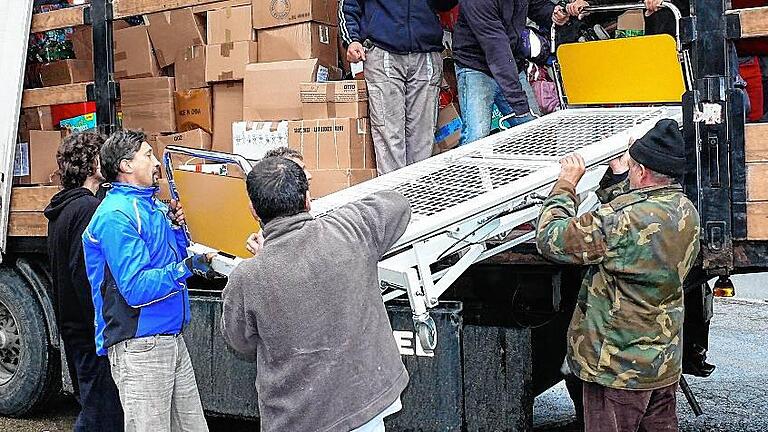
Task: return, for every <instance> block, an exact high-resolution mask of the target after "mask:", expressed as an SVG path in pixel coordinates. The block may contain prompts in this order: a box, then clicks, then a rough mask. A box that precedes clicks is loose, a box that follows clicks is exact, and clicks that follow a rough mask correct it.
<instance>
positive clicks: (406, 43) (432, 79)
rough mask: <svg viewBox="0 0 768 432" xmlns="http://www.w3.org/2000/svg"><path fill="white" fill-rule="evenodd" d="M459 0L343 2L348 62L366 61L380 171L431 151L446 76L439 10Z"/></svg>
mask: <svg viewBox="0 0 768 432" xmlns="http://www.w3.org/2000/svg"><path fill="white" fill-rule="evenodd" d="M456 1H457V0H339V34H341V37H342V41H343V43H344V46H345V47H347V60H349V61H350V62H352V63H356V62H360V61H364V62H365V81H366V83H367V87H368V101H369V109H370V113H369V114H370V118H371V136H372V137H373V145H374V148H375V150H376V166H377V168H378V171H379V174H386V173H388V172H390V171H394V170H396V169H399V168H402V167H404V166H406V165H408V164H411V163H414V162H418V161H421V160H424V159H426V158H428V157H429V156H431V155H432V147H433V144H434V142H435V125H436V123H437V109H438V105H437V95H438V91H439V85H440V81H441V80H442V76H443V63H442V59H441V58H440V52H441V51H442V50H443V45H442V40H443V30H442V28H441V27H440V22H439V21H438V18H437V15H436V11H443V10H449V9H450V8H452V7H453V6H455V5H456Z"/></svg>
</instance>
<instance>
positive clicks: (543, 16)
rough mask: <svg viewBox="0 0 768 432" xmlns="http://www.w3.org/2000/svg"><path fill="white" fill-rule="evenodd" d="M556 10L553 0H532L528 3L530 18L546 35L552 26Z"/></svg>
mask: <svg viewBox="0 0 768 432" xmlns="http://www.w3.org/2000/svg"><path fill="white" fill-rule="evenodd" d="M554 12H555V4H554V3H552V1H551V0H531V1H530V3H529V4H528V18H530V19H531V20H532V21H533V22H535V23H536V25H538V26H539V29H540V31H541V32H542V33H543V34H545V35H548V34H549V32H550V30H551V28H552V15H553V14H554Z"/></svg>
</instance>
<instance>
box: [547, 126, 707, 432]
mask: <svg viewBox="0 0 768 432" xmlns="http://www.w3.org/2000/svg"><path fill="white" fill-rule="evenodd" d="M684 154H685V153H684V145H683V137H682V135H681V133H680V129H679V126H678V124H677V122H675V121H674V120H661V121H659V122H658V123H657V124H656V126H655V127H654V128H653V129H651V130H650V131H649V132H648V133H647V134H646V135H645V136H643V137H642V138H640V139H638V140H637V141H636V142H635V143H634V144H633V145H632V146H631V147H630V149H629V151H628V152H627V153H625V154H624V155H622V156H621V157H619V158H617V159H615V160H613V161H611V162H610V164H609V168H608V170H607V171H606V173H605V176H604V177H603V180H602V181H601V183H600V189H599V190H598V191H597V194H598V197H599V198H600V200H601V202H602V203H603V205H602V206H600V207H599V208H598V209H597V210H595V211H593V212H590V213H587V214H584V215H582V216H577V213H576V212H577V209H578V207H579V204H580V201H579V198H578V195H576V190H575V187H576V184H577V183H578V182H579V180H580V179H581V177H582V176H583V174H584V171H585V166H584V159H583V158H582V157H581V156H580V155H578V154H574V155H571V156H568V157H566V158H564V159H563V160H562V161H560V164H561V167H562V168H561V172H560V178H559V179H558V181H557V183H555V186H554V188H553V189H552V193H551V194H550V195H549V197H548V198H547V200H546V201H545V202H544V204H543V208H542V211H541V214H540V216H539V221H538V227H537V233H536V245H537V247H538V249H539V252H540V253H541V254H542V255H544V256H545V257H547V258H548V259H550V260H552V261H555V262H558V263H563V264H579V265H584V266H586V269H585V272H584V278H583V280H582V285H581V290H580V292H579V298H578V303H577V305H576V309H575V311H574V313H573V318H572V320H571V324H570V327H569V329H568V356H567V357H566V361H567V363H568V366H569V368H570V369H571V371H572V372H573V374H575V375H576V376H577V377H578V378H579V379H581V381H582V382H583V396H584V426H585V430H588V431H590V432H607V431H617V432H618V431H622V432H623V431H632V432H634V431H677V415H676V413H675V408H676V395H675V391H676V389H677V384H678V381H679V380H680V375H681V372H682V325H683V280H684V279H685V277H686V275H687V274H688V271H689V270H690V269H691V267H692V266H693V263H694V260H695V259H696V256H697V255H698V252H699V215H698V213H697V211H696V208H695V207H694V206H693V204H692V203H691V201H690V200H688V198H686V196H685V195H684V194H683V189H682V187H681V186H680V185H679V184H678V181H677V179H678V178H679V177H680V176H682V175H683V174H684V171H685V166H686V164H685V156H684Z"/></svg>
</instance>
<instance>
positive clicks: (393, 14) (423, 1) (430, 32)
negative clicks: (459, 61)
mask: <svg viewBox="0 0 768 432" xmlns="http://www.w3.org/2000/svg"><path fill="white" fill-rule="evenodd" d="M456 2H457V0H339V34H340V35H341V38H342V41H343V42H344V46H349V44H351V43H352V42H363V41H365V40H366V39H370V41H371V42H372V43H373V44H374V45H376V46H377V47H380V48H383V49H385V50H387V51H389V52H392V53H396V54H407V53H426V52H439V51H442V50H443V29H442V27H440V21H439V20H438V18H437V14H436V11H444V10H449V9H450V8H452V7H453V6H455V5H456Z"/></svg>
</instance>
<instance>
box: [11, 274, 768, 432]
mask: <svg viewBox="0 0 768 432" xmlns="http://www.w3.org/2000/svg"><path fill="white" fill-rule="evenodd" d="M733 282H734V284H735V287H736V295H737V297H736V298H734V299H716V301H715V306H714V313H715V315H714V318H713V319H712V325H711V329H710V350H709V361H711V362H712V363H714V364H715V365H717V369H716V370H715V372H714V373H713V374H712V376H710V377H709V378H696V377H688V382H689V384H690V386H691V388H692V390H693V392H694V394H695V396H696V398H697V399H698V401H699V403H700V404H701V406H702V408H703V410H704V415H702V416H700V417H698V418H697V417H695V416H694V415H693V412H692V411H691V408H690V407H689V406H688V405H687V403H686V401H685V399H684V397H683V395H682V393H678V415H679V417H680V430H681V431H683V432H742V431H743V432H753V431H754V432H757V431H768V367H767V366H768V274H757V275H746V276H736V277H734V278H733ZM77 411H78V405H77V402H75V400H74V399H73V398H71V397H66V396H61V397H59V398H57V399H55V400H54V401H53V402H52V403H51V404H50V405H49V406H48V407H47V409H46V410H45V411H43V412H40V413H38V414H35V415H33V416H30V417H27V418H24V419H13V418H5V417H0V432H44V431H49V432H65V431H67V432H68V431H71V430H72V428H73V426H74V422H75V417H76V416H77ZM573 419H574V411H573V404H572V403H571V400H570V399H569V397H568V393H567V391H566V390H565V386H564V385H563V384H562V383H560V384H559V385H557V386H555V387H553V388H552V389H550V390H548V391H547V392H545V393H543V394H542V395H540V396H539V397H538V398H536V404H535V409H534V426H535V431H536V432H571V431H575V430H578V429H574V428H573V427H572V426H569V423H571V422H572V421H573ZM208 426H209V428H210V430H211V432H251V431H257V430H258V423H257V422H253V421H243V420H233V419H227V418H209V419H208Z"/></svg>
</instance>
